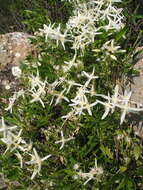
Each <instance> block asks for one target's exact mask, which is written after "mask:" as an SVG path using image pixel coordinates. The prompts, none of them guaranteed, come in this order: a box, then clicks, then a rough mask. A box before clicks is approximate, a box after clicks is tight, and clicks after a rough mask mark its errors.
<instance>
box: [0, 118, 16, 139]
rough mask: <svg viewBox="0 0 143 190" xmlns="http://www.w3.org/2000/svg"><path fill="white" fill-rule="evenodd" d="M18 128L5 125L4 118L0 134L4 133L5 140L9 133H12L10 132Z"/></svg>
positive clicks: (0, 126)
mask: <svg viewBox="0 0 143 190" xmlns="http://www.w3.org/2000/svg"><path fill="white" fill-rule="evenodd" d="M16 128H17V126H16V125H14V126H7V125H6V124H5V121H4V118H3V117H2V118H1V125H0V132H2V133H3V138H5V137H6V134H7V131H10V130H13V129H16Z"/></svg>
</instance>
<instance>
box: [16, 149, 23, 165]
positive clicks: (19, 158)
mask: <svg viewBox="0 0 143 190" xmlns="http://www.w3.org/2000/svg"><path fill="white" fill-rule="evenodd" d="M15 155H16V156H17V158H18V160H19V161H20V167H21V168H23V158H22V156H21V154H20V153H19V152H17V153H15Z"/></svg>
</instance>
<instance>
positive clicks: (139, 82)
mask: <svg viewBox="0 0 143 190" xmlns="http://www.w3.org/2000/svg"><path fill="white" fill-rule="evenodd" d="M142 49H143V48H142V47H141V48H138V50H139V51H140V50H142ZM138 59H139V61H138V62H137V63H136V64H135V66H134V68H135V69H136V70H137V71H138V72H139V74H138V75H136V76H133V77H132V78H131V83H130V88H131V91H132V97H131V100H132V101H135V102H137V103H139V104H143V55H142V53H140V55H139V57H138Z"/></svg>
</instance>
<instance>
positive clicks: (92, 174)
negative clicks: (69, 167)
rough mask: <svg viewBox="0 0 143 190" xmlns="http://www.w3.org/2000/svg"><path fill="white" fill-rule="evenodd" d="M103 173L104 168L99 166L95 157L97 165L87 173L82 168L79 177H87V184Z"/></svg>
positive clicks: (78, 173)
mask: <svg viewBox="0 0 143 190" xmlns="http://www.w3.org/2000/svg"><path fill="white" fill-rule="evenodd" d="M102 174H103V168H102V167H98V166H97V160H96V159H95V166H94V167H93V168H91V169H90V171H89V172H87V173H85V172H82V171H81V170H80V171H79V172H77V175H78V176H79V177H81V178H83V179H87V180H86V181H85V182H84V185H86V184H87V183H88V182H89V181H91V180H92V179H96V178H97V179H98V178H99V177H100V176H101V175H102ZM95 176H96V178H95ZM76 179H78V178H76Z"/></svg>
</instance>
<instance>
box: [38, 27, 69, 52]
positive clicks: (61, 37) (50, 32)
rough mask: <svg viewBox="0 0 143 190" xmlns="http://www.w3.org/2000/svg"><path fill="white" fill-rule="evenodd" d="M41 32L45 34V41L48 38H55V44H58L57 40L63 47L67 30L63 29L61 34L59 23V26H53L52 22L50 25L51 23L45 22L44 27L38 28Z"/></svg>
mask: <svg viewBox="0 0 143 190" xmlns="http://www.w3.org/2000/svg"><path fill="white" fill-rule="evenodd" d="M39 30H40V32H41V33H43V34H45V41H46V42H47V41H48V38H49V39H52V40H56V41H57V46H58V45H59V41H60V42H61V44H62V46H63V48H64V49H65V45H64V43H65V42H66V41H67V39H66V37H67V30H65V32H64V33H63V34H62V33H61V31H60V30H61V26H60V24H59V26H58V27H57V28H54V24H53V25H51V23H50V24H49V25H48V26H47V25H46V24H44V29H39Z"/></svg>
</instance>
